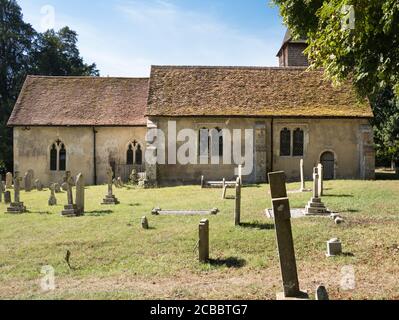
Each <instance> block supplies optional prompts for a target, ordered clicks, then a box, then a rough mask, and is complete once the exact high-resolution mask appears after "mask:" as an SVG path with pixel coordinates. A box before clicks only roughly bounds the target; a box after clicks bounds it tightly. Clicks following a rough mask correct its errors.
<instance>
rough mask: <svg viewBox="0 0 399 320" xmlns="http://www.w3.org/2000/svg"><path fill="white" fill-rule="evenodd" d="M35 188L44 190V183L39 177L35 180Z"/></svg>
mask: <svg viewBox="0 0 399 320" xmlns="http://www.w3.org/2000/svg"><path fill="white" fill-rule="evenodd" d="M35 188H36V190H37V191H43V184H42V182H41V181H40V180H39V179H36V180H35Z"/></svg>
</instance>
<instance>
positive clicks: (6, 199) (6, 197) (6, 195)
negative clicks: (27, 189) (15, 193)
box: [4, 191, 11, 204]
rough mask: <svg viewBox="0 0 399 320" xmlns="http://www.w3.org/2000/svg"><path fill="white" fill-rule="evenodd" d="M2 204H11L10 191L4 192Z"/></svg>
mask: <svg viewBox="0 0 399 320" xmlns="http://www.w3.org/2000/svg"><path fill="white" fill-rule="evenodd" d="M4 203H5V204H10V203H11V192H10V191H6V192H4Z"/></svg>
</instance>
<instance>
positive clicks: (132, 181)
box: [130, 169, 139, 186]
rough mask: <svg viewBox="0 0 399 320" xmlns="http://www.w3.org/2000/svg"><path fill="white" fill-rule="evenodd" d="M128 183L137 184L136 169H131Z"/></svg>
mask: <svg viewBox="0 0 399 320" xmlns="http://www.w3.org/2000/svg"><path fill="white" fill-rule="evenodd" d="M130 183H131V184H132V185H134V186H137V185H138V183H139V175H138V173H137V170H136V169H133V170H132V173H131V174H130Z"/></svg>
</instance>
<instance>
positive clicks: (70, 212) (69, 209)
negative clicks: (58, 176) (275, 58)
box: [61, 171, 79, 217]
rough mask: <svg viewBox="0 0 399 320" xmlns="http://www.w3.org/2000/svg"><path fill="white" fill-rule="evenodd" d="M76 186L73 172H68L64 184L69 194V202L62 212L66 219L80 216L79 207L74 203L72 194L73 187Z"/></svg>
mask: <svg viewBox="0 0 399 320" xmlns="http://www.w3.org/2000/svg"><path fill="white" fill-rule="evenodd" d="M74 184H75V182H74V180H73V178H72V176H71V172H70V171H67V172H66V173H65V177H64V183H63V185H65V188H66V192H67V201H68V204H67V205H66V206H64V210H63V211H62V212H61V215H63V216H66V217H74V216H78V215H79V214H78V208H77V206H76V205H75V204H74V203H73V194H72V186H73V185H74Z"/></svg>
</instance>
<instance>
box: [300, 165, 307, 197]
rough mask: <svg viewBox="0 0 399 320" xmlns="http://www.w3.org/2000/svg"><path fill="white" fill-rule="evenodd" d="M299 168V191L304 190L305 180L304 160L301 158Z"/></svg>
mask: <svg viewBox="0 0 399 320" xmlns="http://www.w3.org/2000/svg"><path fill="white" fill-rule="evenodd" d="M300 170H301V190H300V191H301V192H305V191H306V182H305V168H304V161H303V159H301V162H300Z"/></svg>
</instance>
